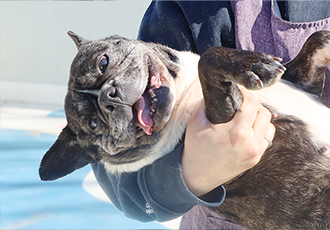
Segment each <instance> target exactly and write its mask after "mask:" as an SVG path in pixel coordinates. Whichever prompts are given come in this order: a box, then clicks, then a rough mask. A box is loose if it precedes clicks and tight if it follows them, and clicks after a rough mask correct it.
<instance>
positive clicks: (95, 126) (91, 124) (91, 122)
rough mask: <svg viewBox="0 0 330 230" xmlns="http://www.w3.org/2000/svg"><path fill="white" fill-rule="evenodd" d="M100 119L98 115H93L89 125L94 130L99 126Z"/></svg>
mask: <svg viewBox="0 0 330 230" xmlns="http://www.w3.org/2000/svg"><path fill="white" fill-rule="evenodd" d="M97 123H98V121H97V117H93V118H92V119H90V120H89V127H90V128H91V129H92V130H94V129H96V128H97V125H98V124H97Z"/></svg>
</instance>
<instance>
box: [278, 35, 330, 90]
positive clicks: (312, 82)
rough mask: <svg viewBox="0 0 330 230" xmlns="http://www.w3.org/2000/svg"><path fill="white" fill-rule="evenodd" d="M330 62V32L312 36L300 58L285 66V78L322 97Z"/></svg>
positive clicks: (302, 50)
mask: <svg viewBox="0 0 330 230" xmlns="http://www.w3.org/2000/svg"><path fill="white" fill-rule="evenodd" d="M329 61H330V31H318V32H315V33H314V34H312V35H311V36H310V37H309V38H308V39H307V41H306V43H305V44H304V46H303V48H302V49H301V51H300V52H299V54H298V56H297V57H296V58H295V59H293V60H292V61H291V62H289V63H287V64H285V67H286V68H287V71H286V72H285V74H284V75H283V78H284V79H286V80H288V81H290V82H292V83H295V84H296V85H297V86H298V87H300V88H302V89H303V90H305V91H306V92H309V93H312V94H315V95H318V96H321V94H322V90H323V85H324V71H325V69H326V67H327V65H328V64H329Z"/></svg>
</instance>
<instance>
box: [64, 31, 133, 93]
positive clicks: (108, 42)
mask: <svg viewBox="0 0 330 230" xmlns="http://www.w3.org/2000/svg"><path fill="white" fill-rule="evenodd" d="M137 43H138V42H137V41H134V40H129V39H126V38H122V37H119V36H113V37H109V38H105V39H103V40H98V41H93V42H91V41H86V42H84V43H82V44H81V45H80V46H79V47H78V53H77V55H76V57H75V58H74V60H73V62H72V64H71V70H70V82H69V86H71V87H75V88H76V89H84V88H87V89H90V88H91V87H97V86H96V85H97V84H98V83H102V80H104V79H102V76H103V75H105V73H104V72H102V65H103V67H104V66H105V65H107V66H116V65H118V63H120V62H121V61H123V59H124V58H125V57H126V56H127V55H128V54H129V53H130V52H131V51H132V50H133V49H134V47H135V46H136V45H137ZM102 58H105V59H104V61H103V62H102Z"/></svg>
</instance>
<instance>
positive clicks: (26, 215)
mask: <svg viewBox="0 0 330 230" xmlns="http://www.w3.org/2000/svg"><path fill="white" fill-rule="evenodd" d="M55 139H56V136H54V135H47V134H42V133H37V134H35V133H32V132H30V131H20V130H10V129H0V202H1V203H0V205H1V208H0V212H1V213H0V229H157V228H158V229H159V228H160V229H164V228H165V227H164V226H163V225H160V224H158V223H156V222H151V223H141V222H137V221H134V220H130V219H128V218H126V217H125V216H124V215H123V214H122V213H121V212H119V211H118V210H117V209H116V208H115V207H114V206H112V205H111V204H109V203H106V202H103V201H101V200H99V199H97V198H95V197H93V196H91V195H90V194H88V193H87V192H86V191H85V190H84V189H83V188H82V187H81V184H82V180H83V179H84V177H85V176H86V175H87V174H88V173H89V172H90V167H85V168H83V169H80V170H77V171H76V172H74V173H72V174H71V175H69V176H67V177H64V178H62V179H59V180H57V181H54V182H42V181H40V179H39V176H38V167H39V163H40V160H41V158H42V156H43V154H44V153H45V152H46V151H47V150H48V148H49V147H50V146H51V145H52V143H53V142H54V141H55Z"/></svg>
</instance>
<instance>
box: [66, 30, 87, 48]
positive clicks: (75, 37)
mask: <svg viewBox="0 0 330 230" xmlns="http://www.w3.org/2000/svg"><path fill="white" fill-rule="evenodd" d="M68 35H69V36H70V38H72V40H73V41H74V43H75V44H76V46H77V48H78V49H79V48H80V46H81V45H82V44H84V43H86V40H85V39H83V38H82V37H80V36H79V35H78V34H76V33H74V32H72V31H71V30H70V31H68Z"/></svg>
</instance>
